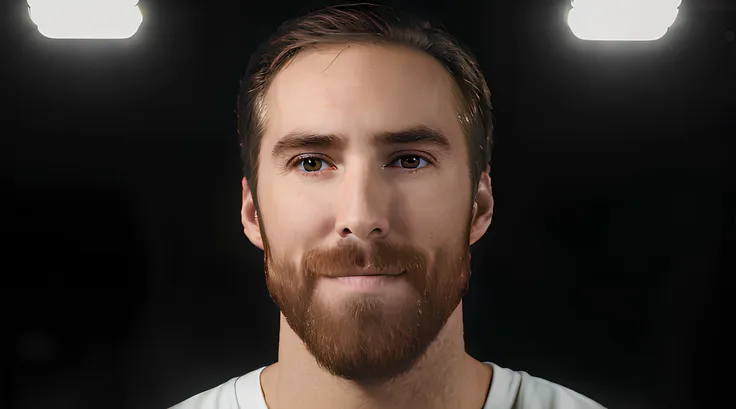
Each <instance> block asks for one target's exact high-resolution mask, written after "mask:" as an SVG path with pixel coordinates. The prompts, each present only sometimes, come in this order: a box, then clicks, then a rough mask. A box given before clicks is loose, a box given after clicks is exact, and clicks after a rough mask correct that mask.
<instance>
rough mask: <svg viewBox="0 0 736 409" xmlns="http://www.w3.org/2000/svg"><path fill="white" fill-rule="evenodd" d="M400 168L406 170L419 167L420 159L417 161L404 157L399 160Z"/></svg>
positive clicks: (413, 158)
mask: <svg viewBox="0 0 736 409" xmlns="http://www.w3.org/2000/svg"><path fill="white" fill-rule="evenodd" d="M399 160H400V163H401V166H403V167H405V168H408V169H414V168H416V167H418V166H419V164H420V162H421V159H419V158H418V157H416V156H404V157H402V158H399Z"/></svg>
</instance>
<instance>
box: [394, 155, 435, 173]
mask: <svg viewBox="0 0 736 409" xmlns="http://www.w3.org/2000/svg"><path fill="white" fill-rule="evenodd" d="M394 163H398V166H399V167H402V168H404V169H410V170H411V169H421V168H423V167H425V166H427V165H428V164H429V161H428V160H427V159H426V158H425V157H424V156H422V155H416V154H412V155H403V156H399V157H398V158H396V159H394V161H393V162H391V164H394ZM387 166H388V165H387Z"/></svg>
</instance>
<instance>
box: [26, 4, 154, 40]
mask: <svg viewBox="0 0 736 409" xmlns="http://www.w3.org/2000/svg"><path fill="white" fill-rule="evenodd" d="M137 4H138V0H114V1H113V0H106V1H100V0H28V5H29V8H28V14H29V15H30V16H31V20H32V21H33V23H34V24H36V25H37V26H38V31H39V32H40V33H41V34H42V35H43V36H45V37H48V38H54V39H125V38H130V37H132V36H133V35H134V34H135V33H136V32H137V31H138V28H139V27H140V25H141V23H142V22H143V15H142V14H141V12H140V10H139V9H138V6H137Z"/></svg>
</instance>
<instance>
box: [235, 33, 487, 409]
mask: <svg viewBox="0 0 736 409" xmlns="http://www.w3.org/2000/svg"><path fill="white" fill-rule="evenodd" d="M456 95H457V94H456V90H455V84H454V80H453V79H452V77H451V76H450V75H449V73H447V71H446V70H445V69H444V68H443V67H442V66H441V64H439V63H438V62H437V61H435V60H434V59H433V58H432V57H431V56H429V55H426V54H424V53H421V52H419V51H415V50H412V49H409V48H405V47H402V46H397V45H362V44H353V45H349V46H348V45H342V46H323V47H320V48H317V49H312V50H307V51H303V52H301V53H300V54H298V55H297V56H296V57H295V58H294V60H293V61H292V62H291V63H290V64H288V65H287V67H286V68H285V69H284V70H282V71H281V72H280V73H279V74H278V75H277V76H276V78H275V79H274V82H273V83H272V85H271V87H270V88H269V90H268V92H267V95H266V119H267V127H266V133H265V135H264V138H263V142H262V144H261V151H260V158H261V160H260V164H259V170H258V171H259V182H258V198H259V205H260V209H261V211H260V213H258V214H256V209H255V206H254V203H253V198H252V195H251V191H250V188H249V186H248V183H247V181H246V180H245V179H243V181H242V186H243V206H242V222H243V226H244V232H245V234H246V236H247V237H248V239H249V240H250V241H251V242H252V243H253V244H254V245H255V246H257V247H259V248H261V249H262V250H264V255H265V264H266V283H267V286H268V289H269V292H270V293H271V296H272V298H273V299H274V301H275V302H276V304H277V305H278V306H279V307H280V309H281V316H280V323H281V325H280V335H279V356H278V362H277V363H275V364H273V365H271V366H269V367H267V368H266V369H265V370H264V371H263V373H262V374H261V386H262V389H263V392H264V396H265V398H266V401H267V404H268V406H269V408H271V409H281V408H294V407H299V408H304V409H311V408H315V409H316V408H320V409H321V408H325V407H340V408H347V409H351V408H384V409H385V408H405V409H407V408H409V409H411V408H429V409H432V408H469V409H470V408H472V409H478V408H481V407H482V406H483V403H484V402H485V399H486V394H487V391H488V387H489V383H490V380H491V377H492V370H491V367H489V366H487V365H484V364H483V363H481V362H479V361H477V360H475V359H474V358H472V357H471V356H469V355H468V354H467V353H466V352H465V345H464V339H463V323H462V321H463V319H462V296H463V295H464V294H465V291H466V290H467V283H468V278H469V275H470V272H469V261H470V252H469V248H470V245H471V244H473V243H475V242H476V241H477V240H478V239H480V237H482V236H483V234H485V232H486V231H487V229H488V227H489V225H490V223H491V218H492V215H493V197H492V191H491V180H490V177H489V175H488V170H489V169H487V170H486V172H485V173H483V175H482V177H481V179H480V181H479V184H478V187H477V188H478V193H477V195H476V198H475V200H474V201H473V197H472V189H471V186H470V178H469V177H468V174H469V173H468V172H469V169H470V167H469V163H468V151H467V145H466V139H465V136H464V135H463V132H462V128H461V124H460V121H459V120H458V114H457V112H458V103H457V99H456ZM416 126H424V127H427V128H429V129H433V130H437V131H438V132H439V133H441V134H442V135H444V136H445V137H446V139H447V142H448V144H447V146H446V147H444V148H443V147H441V146H439V145H436V144H432V143H429V142H418V143H416V142H414V143H398V144H389V145H386V144H381V143H377V142H376V139H375V138H374V136H375V135H377V134H380V133H382V132H393V131H398V130H403V129H407V128H412V127H416ZM294 132H308V133H310V134H332V135H336V137H335V139H334V140H337V139H339V140H340V141H342V143H340V144H334V145H330V146H318V147H302V148H295V149H290V150H288V151H285V152H283V153H282V154H281V155H279V156H276V157H274V156H273V155H272V151H273V149H274V147H275V146H276V145H277V143H278V142H279V141H280V140H283V138H284V136H286V135H289V134H291V133H294ZM305 154H309V155H310V156H311V158H306V159H305V158H303V156H300V155H305ZM366 266H368V267H370V268H373V269H377V270H378V271H380V272H382V273H398V272H403V274H402V275H400V276H394V277H392V278H391V280H393V281H391V282H390V283H389V284H388V285H386V286H385V287H382V288H381V289H379V290H377V291H372V292H362V291H354V290H353V289H348V288H346V287H344V286H341V285H339V284H336V283H337V280H336V279H335V278H334V277H335V276H338V275H341V274H344V273H345V272H346V271H348V270H349V269H351V268H361V267H366ZM430 312H431V313H430Z"/></svg>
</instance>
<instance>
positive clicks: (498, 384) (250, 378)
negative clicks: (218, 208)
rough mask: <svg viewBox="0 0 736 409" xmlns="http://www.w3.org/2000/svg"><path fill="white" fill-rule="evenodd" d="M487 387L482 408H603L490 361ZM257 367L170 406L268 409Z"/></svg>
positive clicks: (210, 408)
mask: <svg viewBox="0 0 736 409" xmlns="http://www.w3.org/2000/svg"><path fill="white" fill-rule="evenodd" d="M484 363H485V364H487V365H491V366H492V367H493V378H492V380H491V388H490V390H489V392H488V396H487V397H486V403H485V405H483V409H605V408H604V407H603V406H601V405H599V404H598V403H596V402H594V401H592V400H591V399H589V398H586V397H585V396H583V395H581V394H579V393H577V392H574V391H571V390H570V389H567V388H565V387H564V386H560V385H558V384H556V383H553V382H549V381H546V380H544V379H541V378H536V377H534V376H531V375H529V374H528V373H526V372H521V371H512V370H510V369H506V368H502V367H500V366H498V365H496V364H494V363H491V362H484ZM264 368H265V366H264V367H263V368H260V369H257V370H255V371H253V372H250V373H248V374H246V375H243V376H240V377H238V378H233V379H231V380H229V381H228V382H225V383H224V384H222V385H220V386H217V387H215V388H213V389H210V390H208V391H206V392H202V393H200V394H199V395H196V396H193V397H191V398H189V399H187V400H185V401H184V402H182V403H180V404H178V405H176V406H173V407H172V408H170V409H268V406H266V399H265V398H264V397H263V391H262V390H261V371H263V369H264Z"/></svg>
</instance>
